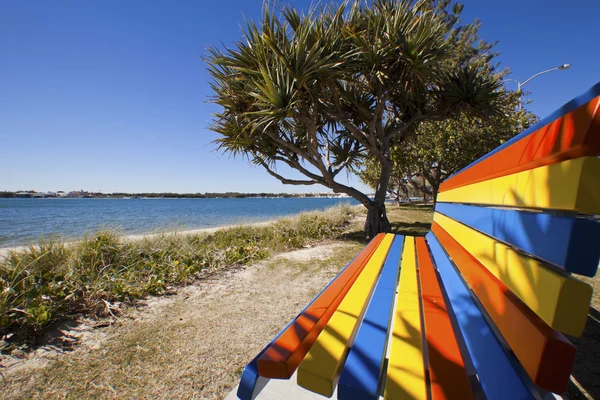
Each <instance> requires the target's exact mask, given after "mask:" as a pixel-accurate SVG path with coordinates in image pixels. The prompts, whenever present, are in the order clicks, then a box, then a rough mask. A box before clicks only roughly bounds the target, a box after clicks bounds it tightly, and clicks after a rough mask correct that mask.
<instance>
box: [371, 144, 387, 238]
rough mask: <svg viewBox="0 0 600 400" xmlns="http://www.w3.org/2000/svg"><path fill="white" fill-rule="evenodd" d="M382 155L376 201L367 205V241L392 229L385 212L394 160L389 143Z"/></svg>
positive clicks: (383, 146)
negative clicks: (391, 156)
mask: <svg viewBox="0 0 600 400" xmlns="http://www.w3.org/2000/svg"><path fill="white" fill-rule="evenodd" d="M382 153H383V155H384V158H385V162H382V163H381V175H379V182H378V184H377V189H376V190H375V199H373V200H372V201H370V202H368V203H367V204H365V206H366V207H367V220H366V221H365V235H366V236H367V239H373V238H374V237H375V236H376V235H377V234H378V233H381V232H386V233H387V232H390V231H391V229H392V227H391V225H390V221H389V220H388V218H387V214H386V212H385V198H386V196H387V189H388V186H389V184H390V175H391V172H392V160H391V159H390V152H389V142H387V141H384V143H383V144H382Z"/></svg>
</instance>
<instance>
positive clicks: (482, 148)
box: [358, 92, 537, 201]
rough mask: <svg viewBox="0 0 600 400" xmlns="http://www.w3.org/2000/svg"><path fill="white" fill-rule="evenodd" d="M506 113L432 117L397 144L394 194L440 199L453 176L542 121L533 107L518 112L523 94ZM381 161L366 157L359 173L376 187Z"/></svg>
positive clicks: (510, 96)
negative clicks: (379, 162)
mask: <svg viewBox="0 0 600 400" xmlns="http://www.w3.org/2000/svg"><path fill="white" fill-rule="evenodd" d="M504 100H505V101H506V102H507V104H506V110H507V112H506V113H504V114H498V115H495V116H493V117H490V118H485V119H483V118H470V117H468V116H464V115H463V116H461V117H459V118H452V119H447V120H444V121H427V122H424V123H423V124H421V125H420V126H419V127H418V128H417V132H416V133H415V135H413V136H411V137H410V138H408V139H407V140H406V141H405V142H403V143H402V145H400V146H392V149H391V155H392V161H393V163H394V167H393V170H392V173H391V178H390V185H389V187H388V192H389V193H391V194H393V195H394V196H395V197H396V198H399V197H407V196H408V191H409V190H413V193H414V191H417V192H419V193H420V194H421V195H422V196H423V198H424V199H425V201H426V199H427V197H428V196H430V197H432V198H433V199H435V198H436V196H437V192H438V189H439V186H440V184H441V183H442V182H443V181H444V180H445V179H446V178H448V177H449V176H450V175H452V174H454V173H456V172H458V171H460V170H461V169H463V168H464V167H466V166H467V165H469V164H470V163H471V162H473V161H475V160H476V159H478V158H480V157H482V156H483V155H485V154H487V153H488V152H490V151H492V150H493V149H495V148H496V147H498V146H500V145H501V144H502V143H504V142H506V141H507V140H509V139H511V138H512V137H514V136H515V135H517V134H519V133H520V132H522V131H523V130H525V129H527V128H528V127H529V126H531V125H532V124H534V123H535V122H536V121H537V117H536V116H535V115H533V114H532V113H530V112H529V111H527V110H518V109H517V105H518V94H517V93H516V92H511V93H507V94H506V96H504ZM379 173H380V172H379V166H378V163H376V162H374V161H373V160H372V159H366V160H365V162H364V163H363V164H362V168H361V169H360V171H359V172H358V174H359V176H360V178H361V180H362V181H363V182H364V183H365V184H367V185H369V186H371V187H373V188H374V187H376V185H377V183H378V180H377V179H378V176H379Z"/></svg>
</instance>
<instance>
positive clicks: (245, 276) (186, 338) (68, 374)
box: [2, 205, 600, 399]
mask: <svg viewBox="0 0 600 400" xmlns="http://www.w3.org/2000/svg"><path fill="white" fill-rule="evenodd" d="M388 216H389V218H390V221H391V222H392V224H393V227H394V231H395V232H396V233H401V234H406V235H423V234H425V233H427V231H428V230H429V226H430V224H431V219H432V211H431V208H430V207H425V206H420V205H404V206H401V207H390V208H389V211H388ZM363 224H364V214H360V213H359V215H357V216H356V217H355V218H354V219H353V220H352V221H351V223H350V225H348V227H347V230H346V231H345V232H344V233H343V234H342V235H341V238H342V239H343V240H344V241H330V242H328V243H325V244H319V245H317V246H316V247H313V248H309V249H303V250H298V251H295V252H291V253H283V254H280V255H278V256H275V257H272V258H270V259H269V260H266V261H262V262H260V263H257V264H254V265H253V266H252V267H249V268H247V269H241V270H240V269H238V270H227V271H223V272H220V273H219V274H217V275H214V276H212V277H211V278H210V279H205V280H203V281H200V282H197V283H195V284H194V285H191V286H187V287H184V288H182V289H180V290H179V291H178V293H177V294H176V295H174V296H168V297H162V298H153V299H151V300H150V301H149V302H148V305H147V306H146V307H144V308H142V309H141V310H140V311H137V312H133V313H132V314H130V316H131V319H121V321H120V323H119V324H118V325H117V326H114V327H112V328H109V329H102V330H98V331H95V332H91V333H90V334H89V336H88V338H87V339H86V338H85V337H84V338H82V339H80V343H79V344H78V346H76V349H75V350H74V351H71V352H68V353H65V354H61V355H59V356H58V357H54V358H53V359H52V360H51V361H48V362H47V363H46V364H43V363H39V362H32V361H34V360H28V361H27V362H25V363H22V365H21V367H20V368H9V369H8V370H9V371H7V373H6V382H7V384H6V386H5V387H3V388H2V391H3V392H2V393H3V396H4V397H5V398H8V399H13V398H14V399H17V398H39V399H41V398H44V399H51V398H73V399H75V398H102V399H105V398H184V399H185V398H209V399H213V398H215V399H216V398H223V397H224V396H225V395H226V394H227V393H228V392H229V391H230V390H231V389H232V388H233V387H234V386H235V385H236V384H237V383H238V380H239V376H240V374H241V371H242V369H243V367H244V365H245V364H246V363H247V362H248V361H249V360H250V359H252V358H253V357H254V356H255V355H256V354H257V353H258V351H260V349H261V348H262V347H263V346H264V345H265V344H266V343H267V342H268V341H269V340H270V339H271V338H272V337H273V336H274V335H275V334H276V333H277V332H278V331H279V330H280V329H281V327H283V326H284V325H285V324H286V323H287V322H288V321H289V320H290V319H291V318H293V316H294V315H296V314H297V313H298V312H299V311H300V310H301V309H302V308H303V307H304V306H305V305H306V304H307V302H308V301H310V299H311V298H312V297H313V296H314V295H315V294H316V293H317V292H318V291H319V290H320V289H321V288H322V287H323V286H324V285H325V283H326V282H327V281H328V280H330V279H331V278H332V277H333V276H334V275H335V273H336V272H337V271H338V270H339V269H340V268H341V267H342V266H343V265H344V264H346V263H347V262H348V261H349V260H350V259H352V258H353V257H354V256H355V255H356V254H357V253H358V251H360V249H361V248H362V247H363V246H364V241H363V236H362V227H363ZM584 280H585V281H587V282H589V283H590V284H591V285H592V286H594V298H593V301H592V308H591V309H590V319H589V321H588V325H587V327H586V331H585V333H584V335H583V336H582V337H581V338H578V339H573V341H574V342H575V343H576V345H577V350H578V352H577V359H576V362H575V368H574V370H573V376H574V378H575V380H576V381H577V384H575V383H572V384H571V385H570V388H569V392H568V394H567V398H570V399H583V398H599V399H600V381H599V379H598V376H600V363H598V360H600V314H599V313H598V311H597V310H598V309H599V308H600V278H599V277H596V278H584ZM586 396H587V397H586Z"/></svg>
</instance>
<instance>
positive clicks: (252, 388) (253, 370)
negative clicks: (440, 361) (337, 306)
mask: <svg viewBox="0 0 600 400" xmlns="http://www.w3.org/2000/svg"><path fill="white" fill-rule="evenodd" d="M384 236H385V234H384V233H380V234H378V235H377V236H375V237H374V238H373V239H372V240H371V242H369V244H368V245H367V246H366V247H365V249H363V251H361V252H360V253H359V254H358V255H357V256H356V257H355V258H354V259H353V260H352V261H350V262H349V263H348V265H346V266H345V267H344V268H343V269H342V270H341V271H340V272H339V273H338V274H337V275H336V276H335V277H334V278H333V279H332V280H331V281H330V282H329V283H328V284H327V286H325V288H324V289H323V290H322V291H321V292H320V293H319V294H318V295H317V296H315V298H314V299H313V300H312V301H311V302H310V303H309V304H308V305H307V306H306V307H305V308H304V310H302V311H301V312H300V314H299V315H298V316H297V317H296V318H294V319H293V320H292V321H290V322H289V323H288V324H287V325H286V326H285V327H284V328H283V329H282V330H281V331H280V332H279V333H278V334H277V336H275V338H274V339H273V340H272V341H271V343H269V345H267V346H266V347H265V348H264V349H263V350H262V351H261V352H260V353H258V355H257V356H256V357H255V358H254V359H253V360H252V361H250V362H249V363H248V365H246V367H244V370H243V371H242V377H241V379H240V385H239V387H238V391H237V396H238V398H240V399H241V400H252V399H254V398H255V397H256V396H257V395H258V394H259V393H260V391H261V390H262V389H263V387H264V386H265V385H266V384H267V382H268V381H269V379H268V378H264V377H261V376H260V375H259V373H258V360H259V358H260V357H261V356H262V355H263V354H264V353H265V352H266V351H267V349H268V348H269V346H270V345H272V344H273V343H275V342H276V341H277V340H278V339H279V337H281V335H283V333H284V332H286V330H287V329H288V328H290V327H291V326H292V324H293V323H294V321H296V319H297V318H298V317H299V316H300V315H301V314H302V313H303V312H305V311H306V310H307V309H308V308H309V307H310V306H311V305H312V304H313V303H314V302H315V301H316V300H317V299H318V298H319V297H320V296H321V295H322V294H323V293H324V292H325V291H326V290H327V289H328V288H329V287H330V286H331V285H332V284H333V283H334V282H336V280H337V279H338V278H339V277H340V276H341V275H342V274H343V273H344V271H346V270H347V269H348V268H349V267H350V266H351V265H352V264H353V263H354V262H355V261H356V260H357V259H358V258H359V257H360V256H361V255H362V254H363V253H365V252H367V253H370V254H372V251H374V250H375V247H376V246H378V245H379V243H381V241H382V240H383V238H384Z"/></svg>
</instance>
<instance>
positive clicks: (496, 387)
mask: <svg viewBox="0 0 600 400" xmlns="http://www.w3.org/2000/svg"><path fill="white" fill-rule="evenodd" d="M426 237H427V243H428V244H429V247H430V249H431V254H432V256H433V259H434V262H435V265H436V267H437V270H438V271H439V274H440V276H441V278H442V280H443V282H444V289H445V291H446V294H447V295H448V299H449V300H450V306H451V308H452V311H453V313H454V315H455V316H456V321H457V323H458V326H459V328H460V332H461V333H462V337H463V338H464V341H465V345H466V347H467V350H468V352H469V355H470V358H471V361H472V362H473V366H474V368H475V370H476V372H477V375H478V376H479V381H480V383H481V387H482V389H483V391H484V393H485V395H486V397H487V399H488V400H505V399H534V398H535V397H534V396H533V394H532V393H531V391H530V390H529V388H528V386H527V385H526V384H525V383H524V382H523V380H522V378H521V376H520V374H519V373H518V372H517V371H516V370H515V369H514V367H513V365H512V362H511V360H510V359H509V357H508V355H507V354H506V352H505V351H504V349H503V348H502V346H501V344H500V342H498V339H497V338H496V336H495V335H494V334H493V332H492V330H491V329H490V327H489V325H488V323H487V321H486V320H485V318H484V317H483V315H482V314H481V311H480V310H479V308H478V307H477V306H476V305H475V302H474V301H473V299H472V298H471V295H470V293H469V290H468V289H467V288H466V286H465V285H464V283H463V281H462V280H461V278H460V276H459V274H458V272H456V270H455V268H454V266H453V265H452V262H451V261H450V259H449V258H448V256H447V255H446V253H445V252H444V250H443V249H442V247H441V245H440V243H439V242H438V240H437V239H436V237H435V236H434V235H433V234H432V233H431V232H430V233H429V234H427V236H426Z"/></svg>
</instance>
